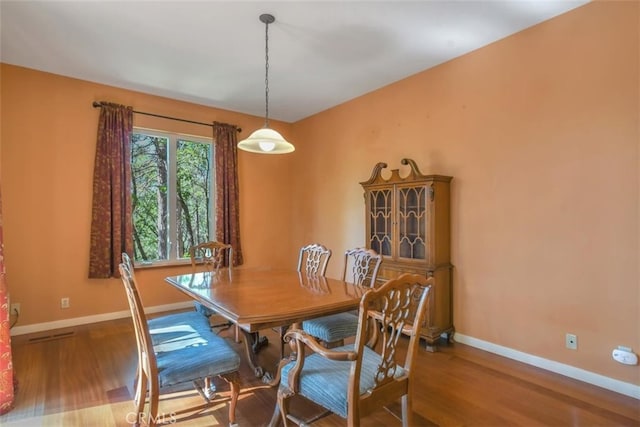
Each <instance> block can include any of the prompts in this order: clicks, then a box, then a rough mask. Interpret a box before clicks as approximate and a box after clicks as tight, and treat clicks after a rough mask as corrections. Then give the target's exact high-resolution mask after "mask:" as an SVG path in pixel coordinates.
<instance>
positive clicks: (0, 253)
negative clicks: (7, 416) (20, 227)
mask: <svg viewBox="0 0 640 427" xmlns="http://www.w3.org/2000/svg"><path fill="white" fill-rule="evenodd" d="M3 242H4V241H3V238H2V196H1V195H0V415H2V414H4V413H6V412H9V411H10V410H11V409H12V408H13V397H14V395H13V392H14V379H13V362H12V359H11V332H10V329H11V325H10V323H9V322H10V320H9V310H10V308H11V307H10V306H9V289H8V288H7V283H6V281H5V274H4V273H5V270H4V243H3Z"/></svg>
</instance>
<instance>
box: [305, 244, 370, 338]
mask: <svg viewBox="0 0 640 427" xmlns="http://www.w3.org/2000/svg"><path fill="white" fill-rule="evenodd" d="M381 263H382V255H380V254H378V253H377V252H376V251H374V250H373V249H365V248H354V249H348V250H347V251H346V252H345V253H344V268H343V271H342V280H344V281H347V282H350V283H353V284H356V285H359V286H367V287H372V288H373V287H375V284H376V280H377V277H378V270H379V268H380V264H381ZM302 328H303V329H304V330H305V331H306V332H307V333H309V334H310V335H312V336H314V337H316V338H318V339H319V340H320V341H321V342H322V343H323V344H324V346H325V347H327V348H332V347H337V346H340V345H342V344H344V339H345V338H349V337H353V336H355V335H356V330H357V329H358V316H357V314H356V313H353V312H344V313H337V314H331V315H328V316H322V317H317V318H315V319H311V320H305V321H304V322H302Z"/></svg>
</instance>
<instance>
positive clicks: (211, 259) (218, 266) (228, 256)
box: [189, 241, 240, 342]
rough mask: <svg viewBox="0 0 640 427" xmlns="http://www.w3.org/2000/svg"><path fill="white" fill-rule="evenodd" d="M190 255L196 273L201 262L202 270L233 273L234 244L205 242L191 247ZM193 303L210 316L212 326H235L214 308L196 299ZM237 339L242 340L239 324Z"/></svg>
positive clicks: (196, 307)
mask: <svg viewBox="0 0 640 427" xmlns="http://www.w3.org/2000/svg"><path fill="white" fill-rule="evenodd" d="M189 257H190V258H191V268H192V271H193V272H194V273H195V272H196V271H197V270H198V267H197V266H198V265H199V264H201V265H202V266H203V267H202V268H201V269H200V270H204V271H209V272H211V273H215V274H231V268H232V266H233V246H231V245H229V244H227V243H221V242H216V241H210V242H204V243H200V244H197V245H194V246H191V248H189ZM193 305H194V307H195V309H196V311H197V312H199V313H201V314H203V315H204V316H206V317H207V318H209V320H210V323H211V327H212V328H220V327H223V328H229V327H231V326H233V323H232V322H230V321H228V320H227V319H224V318H222V316H218V314H217V313H216V312H215V311H214V310H212V309H210V308H208V307H205V306H204V305H202V303H200V302H198V301H194V303H193ZM235 341H236V342H239V341H240V337H239V331H238V329H237V326H236V330H235Z"/></svg>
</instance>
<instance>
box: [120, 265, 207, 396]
mask: <svg viewBox="0 0 640 427" xmlns="http://www.w3.org/2000/svg"><path fill="white" fill-rule="evenodd" d="M122 263H123V264H124V267H125V268H126V269H127V271H128V272H129V274H130V275H131V277H132V278H133V279H135V270H134V266H133V261H132V260H131V257H129V254H127V253H126V252H123V253H122ZM147 323H148V324H149V326H150V328H151V330H152V331H155V330H158V331H161V330H165V327H166V326H171V325H185V324H195V325H208V324H209V321H208V320H207V319H206V317H204V316H202V314H200V313H198V312H196V311H185V312H180V313H174V314H169V315H165V316H159V317H155V318H152V319H147ZM172 338H173V337H172V336H171V335H170V334H169V335H167V334H164V333H158V334H155V333H152V334H151V341H152V342H153V345H160V344H162V343H163V342H164V341H166V340H170V339H172ZM139 374H140V372H138V375H139ZM137 381H138V380H137V378H136V381H135V382H136V384H137ZM197 389H198V391H199V392H200V393H201V394H202V395H203V397H204V398H205V399H207V400H210V399H213V398H214V397H215V395H216V387H215V385H214V383H213V381H211V378H210V377H207V378H205V379H204V381H203V384H197Z"/></svg>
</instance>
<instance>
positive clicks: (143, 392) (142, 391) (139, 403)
mask: <svg viewBox="0 0 640 427" xmlns="http://www.w3.org/2000/svg"><path fill="white" fill-rule="evenodd" d="M148 381H149V379H148V378H147V376H146V374H145V373H144V371H143V370H142V369H138V373H137V376H136V379H135V380H134V387H135V391H134V396H133V404H134V406H135V408H136V417H137V419H136V421H137V423H138V424H140V421H141V420H140V416H141V415H142V414H143V411H144V403H145V399H146V397H147V385H148Z"/></svg>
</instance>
